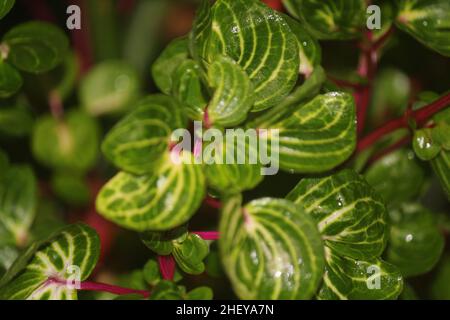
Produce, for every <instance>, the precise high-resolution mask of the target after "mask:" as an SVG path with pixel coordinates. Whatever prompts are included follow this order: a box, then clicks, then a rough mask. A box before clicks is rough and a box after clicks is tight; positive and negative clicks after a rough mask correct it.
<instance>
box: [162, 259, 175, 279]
mask: <svg viewBox="0 0 450 320" xmlns="http://www.w3.org/2000/svg"><path fill="white" fill-rule="evenodd" d="M158 263H159V270H160V271H161V275H162V277H163V279H164V280H170V281H172V280H173V277H174V275H175V259H174V258H173V256H171V255H169V256H158Z"/></svg>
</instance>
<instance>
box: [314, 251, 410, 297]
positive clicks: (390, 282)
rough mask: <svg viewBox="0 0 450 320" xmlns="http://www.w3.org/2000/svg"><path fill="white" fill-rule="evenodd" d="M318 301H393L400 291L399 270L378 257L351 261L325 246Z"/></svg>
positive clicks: (401, 283) (401, 286) (401, 281)
mask: <svg viewBox="0 0 450 320" xmlns="http://www.w3.org/2000/svg"><path fill="white" fill-rule="evenodd" d="M325 256H326V261H327V263H326V267H325V274H324V277H323V285H322V288H321V289H320V290H319V293H318V296H317V297H318V299H321V300H389V299H391V300H394V299H396V298H397V297H398V296H399V295H400V294H401V293H402V290H403V278H402V275H401V274H400V272H399V270H398V269H397V268H396V267H395V266H393V265H391V264H389V263H387V262H384V261H383V260H381V259H379V258H372V259H367V260H361V261H359V260H354V259H351V258H347V257H346V258H343V257H340V256H339V255H336V254H334V253H333V251H332V250H330V249H329V248H326V249H325Z"/></svg>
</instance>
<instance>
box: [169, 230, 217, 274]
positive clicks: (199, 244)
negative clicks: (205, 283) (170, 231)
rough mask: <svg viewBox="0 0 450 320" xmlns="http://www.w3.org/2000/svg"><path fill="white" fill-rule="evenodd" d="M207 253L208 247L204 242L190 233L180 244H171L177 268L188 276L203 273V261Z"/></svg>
mask: <svg viewBox="0 0 450 320" xmlns="http://www.w3.org/2000/svg"><path fill="white" fill-rule="evenodd" d="M208 253H209V246H208V244H207V243H206V241H205V240H203V239H202V238H201V237H200V236H198V235H196V234H192V233H190V234H189V235H188V236H187V238H186V239H184V240H183V241H182V242H178V241H175V242H174V244H173V257H174V258H175V261H176V262H177V264H178V266H179V267H180V268H181V270H183V271H184V272H186V273H188V274H194V275H196V274H201V273H203V272H204V271H205V265H204V263H203V260H204V259H205V258H206V256H207V255H208Z"/></svg>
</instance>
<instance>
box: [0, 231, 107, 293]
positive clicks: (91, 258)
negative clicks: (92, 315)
mask: <svg viewBox="0 0 450 320" xmlns="http://www.w3.org/2000/svg"><path fill="white" fill-rule="evenodd" d="M99 252H100V240H99V238H98V236H97V234H96V232H95V231H94V230H93V229H91V228H90V227H88V226H86V225H84V224H75V225H71V226H68V227H66V228H64V229H62V230H61V231H60V232H59V233H57V234H56V235H54V236H52V237H50V239H48V240H46V241H43V242H41V243H35V244H34V245H33V246H32V247H30V248H29V249H27V251H25V252H24V253H23V254H22V255H21V256H20V257H19V258H18V259H17V260H16V262H14V264H13V266H12V267H11V268H10V270H9V271H8V273H7V274H6V275H5V276H4V277H3V278H2V280H1V282H0V297H1V298H2V299H8V300H25V299H28V300H40V299H42V300H74V299H77V291H76V289H74V288H71V287H69V285H74V284H73V283H72V282H71V279H73V275H74V272H77V271H76V267H77V268H79V269H78V271H79V276H80V281H83V280H86V279H87V278H88V277H89V275H90V274H91V272H92V270H93V269H94V267H95V265H96V263H97V260H98V256H99Z"/></svg>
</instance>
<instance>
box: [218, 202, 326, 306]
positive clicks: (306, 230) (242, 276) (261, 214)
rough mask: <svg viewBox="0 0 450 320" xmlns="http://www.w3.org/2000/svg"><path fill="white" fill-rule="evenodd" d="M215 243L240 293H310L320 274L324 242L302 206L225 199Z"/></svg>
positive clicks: (255, 296) (263, 296)
mask: <svg viewBox="0 0 450 320" xmlns="http://www.w3.org/2000/svg"><path fill="white" fill-rule="evenodd" d="M220 234H221V237H220V240H219V247H220V253H221V257H222V261H223V264H224V269H225V272H226V273H227V275H228V277H229V278H230V280H231V283H232V285H233V288H234V291H235V292H236V294H237V295H238V297H239V298H241V299H309V298H311V296H312V295H313V294H314V293H315V291H316V289H317V287H318V285H319V283H320V281H321V278H322V274H323V267H324V259H323V244H322V241H321V239H320V234H319V232H318V230H317V227H316V225H315V223H314V221H313V220H312V219H311V217H309V216H308V215H307V214H306V213H304V211H303V210H302V208H301V207H300V206H297V205H295V204H294V203H292V202H290V201H287V200H282V199H270V198H265V199H260V200H255V201H252V202H250V203H249V204H247V205H246V206H245V207H244V208H242V207H241V196H240V195H238V196H233V197H230V198H229V199H227V201H226V202H225V204H224V207H223V212H222V217H221V222H220Z"/></svg>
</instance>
